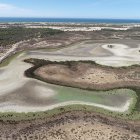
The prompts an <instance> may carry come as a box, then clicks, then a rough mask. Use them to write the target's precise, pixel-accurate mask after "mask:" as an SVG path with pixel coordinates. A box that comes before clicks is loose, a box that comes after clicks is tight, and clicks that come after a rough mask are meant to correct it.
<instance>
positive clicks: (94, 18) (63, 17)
mask: <svg viewBox="0 0 140 140" xmlns="http://www.w3.org/2000/svg"><path fill="white" fill-rule="evenodd" d="M0 18H40V19H41V18H44V19H47V18H48V19H54V18H55V19H99V20H104V19H108V20H140V18H94V17H93V18H92V17H25V16H24V17H18V16H17V17H16V16H15V17H14V16H13V17H8V16H7V17H1V16H0Z"/></svg>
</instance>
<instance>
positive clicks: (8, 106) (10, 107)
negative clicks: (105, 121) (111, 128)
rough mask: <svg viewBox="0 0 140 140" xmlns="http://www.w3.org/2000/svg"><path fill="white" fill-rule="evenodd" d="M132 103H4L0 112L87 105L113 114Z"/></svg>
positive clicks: (130, 101) (124, 110) (124, 109)
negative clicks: (25, 104) (40, 104)
mask: <svg viewBox="0 0 140 140" xmlns="http://www.w3.org/2000/svg"><path fill="white" fill-rule="evenodd" d="M132 101H133V99H131V100H128V101H127V102H126V103H124V104H123V105H122V106H119V107H111V106H105V105H102V104H96V103H88V102H81V101H69V102H62V103H57V104H54V105H49V106H44V107H37V106H21V105H19V104H16V103H10V102H5V103H1V104H0V112H18V113H22V112H25V113H28V112H37V111H47V110H52V109H55V108H58V107H64V106H68V105H87V106H94V107H99V108H103V109H106V110H109V111H114V112H126V111H128V109H129V106H130V104H131V103H132Z"/></svg>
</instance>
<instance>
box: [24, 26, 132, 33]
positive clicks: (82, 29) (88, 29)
mask: <svg viewBox="0 0 140 140" xmlns="http://www.w3.org/2000/svg"><path fill="white" fill-rule="evenodd" d="M26 28H51V29H57V30H61V31H71V32H72V31H100V30H102V29H109V30H119V31H126V30H128V29H130V27H129V26H127V27H105V26H101V27H92V26H88V27H86V26H83V27H70V26H33V25H29V26H26Z"/></svg>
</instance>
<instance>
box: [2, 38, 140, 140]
mask: <svg viewBox="0 0 140 140" xmlns="http://www.w3.org/2000/svg"><path fill="white" fill-rule="evenodd" d="M100 42H101V43H99V42H98V41H97V42H93V41H86V42H82V43H80V44H75V45H73V46H71V47H68V48H64V49H60V50H55V51H50V52H49V51H45V50H32V51H25V52H23V53H21V54H20V55H18V56H16V57H15V58H14V59H13V60H12V61H11V62H10V63H9V64H8V65H7V66H5V67H1V68H0V73H1V77H0V82H1V83H2V84H1V85H0V91H1V93H0V98H1V100H0V111H1V112H10V111H12V112H26V113H27V112H36V111H45V110H47V108H48V107H49V106H51V105H55V104H58V101H59V102H60V103H62V101H64V100H66V101H67V103H69V100H68V98H69V99H70V101H73V100H74V99H75V98H76V99H77V100H78V101H80V102H79V104H80V103H83V102H84V103H85V104H86V103H87V104H88V103H89V101H90V104H91V105H94V106H96V105H98V107H101V108H105V107H106V108H105V109H108V110H109V108H112V110H114V111H115V109H116V108H118V110H116V111H119V109H120V110H121V109H122V108H123V107H124V106H125V105H126V104H128V103H129V104H128V105H127V108H125V109H124V110H123V111H127V110H128V109H129V108H128V107H129V106H130V101H132V99H133V96H131V95H132V94H127V93H128V92H129V89H126V90H125V91H126V92H124V94H118V92H120V91H121V89H118V92H116V90H115V92H114V91H110V92H111V93H110V94H107V95H106V96H105V94H106V93H105V92H103V93H102V94H98V93H99V92H92V91H91V92H88V91H83V90H80V89H73V88H68V87H58V86H55V85H51V84H47V83H43V82H40V81H37V80H35V79H30V78H27V77H25V76H24V71H25V70H27V69H29V68H30V67H31V65H30V64H27V63H24V62H23V60H24V59H29V58H39V59H45V60H51V61H64V60H65V61H68V60H69V61H70V60H74V61H79V60H92V61H96V62H97V63H99V64H104V65H109V66H110V65H111V66H129V65H133V64H139V63H140V61H139V58H140V55H139V49H140V48H139V41H137V42H135V43H134V42H133V41H130V42H131V43H130V44H129V41H126V42H127V43H126V42H125V43H124V45H121V44H120V43H118V42H122V40H115V41H114V40H110V41H109V45H111V47H109V46H108V44H107V42H106V41H100ZM120 49H121V51H120V52H121V53H120V52H119V51H117V50H120ZM66 54H67V55H66ZM134 54H135V55H134ZM80 65H81V66H80V67H82V66H83V67H82V68H83V70H84V69H85V66H87V68H88V66H89V65H88V64H85V65H82V64H80ZM58 67H59V70H61V71H59V73H57V72H58V71H55V69H56V68H58ZM43 68H44V67H43ZM46 68H47V72H46V71H44V72H45V74H49V76H51V75H50V73H52V72H53V73H52V74H55V76H56V77H55V78H58V79H57V80H61V82H62V78H64V77H63V76H65V80H66V78H68V77H70V75H72V74H73V76H74V77H75V79H78V78H80V80H82V77H84V78H85V79H86V82H88V84H89V83H91V82H93V81H92V80H91V79H92V78H93V79H96V81H95V82H97V84H99V82H102V84H105V83H106V82H110V81H111V80H113V81H114V85H116V83H115V82H116V81H118V80H119V82H120V83H121V82H123V83H124V81H125V83H124V84H127V82H126V81H127V80H130V81H129V83H130V84H131V83H132V82H133V83H134V85H139V79H129V78H128V77H122V78H120V79H119V73H120V72H121V73H125V72H126V71H125V69H124V70H119V72H118V71H117V70H115V69H114V71H115V72H112V71H111V70H110V71H109V75H106V72H107V71H106V70H105V69H100V68H98V69H96V68H93V69H92V70H91V69H89V71H88V69H87V70H85V71H84V75H78V72H79V69H78V67H77V68H76V69H77V72H76V71H75V72H73V71H71V70H69V69H68V68H67V67H65V66H63V65H57V67H56V66H50V67H45V69H46ZM15 69H16V72H15ZM39 70H40V69H39ZM66 70H67V72H68V73H66ZM41 72H42V69H41ZM60 72H61V75H59V74H60ZM127 72H128V75H131V74H132V75H133V72H132V71H131V70H130V71H129V70H128V71H127ZM131 72H132V73H131ZM136 72H139V68H137V69H136ZM89 73H93V74H92V75H89ZM101 74H103V78H102V77H101V76H99V75H101ZM106 76H109V77H110V79H108V78H107V77H106ZM121 76H122V75H121ZM43 77H44V75H43ZM51 78H52V77H51ZM75 79H73V80H74V81H73V82H75ZM85 79H84V80H85ZM122 79H123V80H124V81H122ZM51 80H52V79H51ZM70 80H72V79H71V78H70V79H69V80H68V81H70ZM65 82H66V81H65ZM73 82H72V83H73ZM86 82H85V83H86ZM129 83H128V84H129ZM83 84H84V83H83ZM120 85H122V83H121V84H120ZM72 86H74V85H72ZM98 86H99V85H98ZM98 86H97V87H98ZM82 87H83V86H82ZM107 88H109V87H107ZM67 92H70V93H68V95H69V96H68V97H67V96H66V95H65V94H66V93H67ZM64 93H65V94H64ZM72 93H73V94H75V96H74V95H73V94H72ZM114 93H116V94H114ZM85 94H86V95H88V96H84V95H85ZM133 94H135V92H134V91H133ZM60 95H61V96H60ZM70 95H72V96H70ZM79 95H80V96H79ZM124 95H125V96H124ZM118 96H119V97H118ZM8 97H10V98H8ZM52 97H53V98H52ZM72 97H74V98H72ZM117 97H118V98H119V99H122V100H120V102H119V103H117V102H115V99H116V98H117ZM92 98H93V100H92ZM118 98H117V99H118ZM62 99H63V100H62ZM101 99H104V101H106V102H104V101H103V100H101ZM77 100H76V101H77ZM118 104H119V105H118ZM101 105H102V106H101ZM58 106H59V105H57V106H55V107H58ZM123 111H122V112H123ZM85 114H86V113H85V112H84V113H81V114H80V113H79V112H77V114H76V113H75V112H74V115H73V113H72V112H71V113H70V114H69V115H68V114H60V115H58V116H53V117H52V118H43V119H34V120H30V121H28V120H27V121H17V122H14V121H7V122H5V121H4V122H3V121H2V120H1V123H0V128H1V134H0V136H1V138H2V139H6V138H7V139H8V138H9V139H10V140H11V139H46V140H53V139H54V140H55V139H56V140H57V139H61V140H66V139H70V140H71V139H73V140H78V139H80V140H81V139H86V140H93V139H105V140H108V139H112V140H113V139H117V140H119V139H120V140H121V139H126V140H127V139H140V137H139V134H136V133H135V132H133V131H131V130H128V129H126V128H123V127H124V126H123V124H122V125H121V126H118V125H117V126H115V125H116V124H117V123H115V122H114V123H112V124H114V125H112V124H109V123H108V122H110V120H107V121H104V122H102V120H104V119H102V118H101V119H99V118H98V117H99V116H97V117H95V116H93V117H91V116H88V117H87V116H85ZM105 122H107V123H105ZM128 128H129V127H128ZM97 137H98V138H97Z"/></svg>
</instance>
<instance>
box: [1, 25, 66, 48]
mask: <svg viewBox="0 0 140 140" xmlns="http://www.w3.org/2000/svg"><path fill="white" fill-rule="evenodd" d="M62 32H63V31H60V30H55V29H50V28H46V29H41V28H36V29H32V28H22V27H11V28H0V46H7V45H11V44H14V43H17V42H19V41H22V40H28V39H32V38H44V37H47V36H50V35H55V34H59V33H62Z"/></svg>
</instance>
